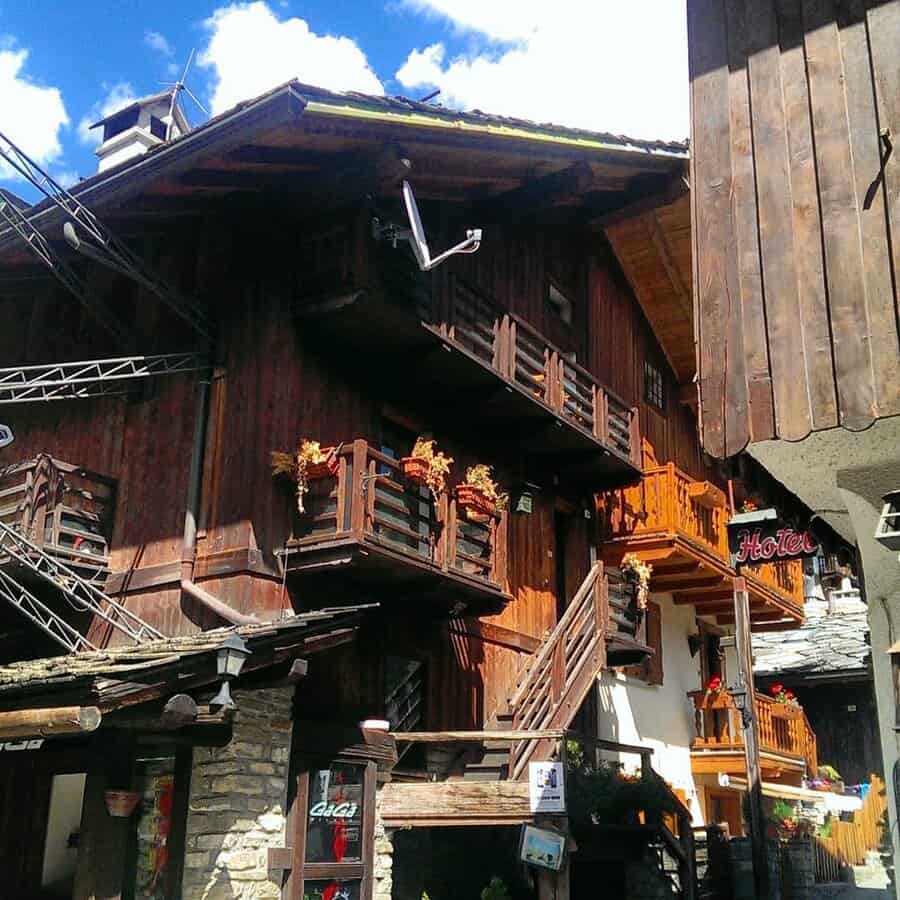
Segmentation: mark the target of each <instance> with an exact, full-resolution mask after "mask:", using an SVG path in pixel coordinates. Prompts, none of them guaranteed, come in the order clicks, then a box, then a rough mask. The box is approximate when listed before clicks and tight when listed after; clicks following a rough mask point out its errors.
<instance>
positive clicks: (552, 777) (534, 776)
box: [528, 762, 566, 813]
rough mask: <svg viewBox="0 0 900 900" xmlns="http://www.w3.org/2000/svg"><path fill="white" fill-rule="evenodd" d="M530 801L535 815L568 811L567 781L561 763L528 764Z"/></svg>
mask: <svg viewBox="0 0 900 900" xmlns="http://www.w3.org/2000/svg"><path fill="white" fill-rule="evenodd" d="M528 799H529V802H530V805H531V811H532V812H533V813H564V812H565V811H566V779H565V772H564V770H563V764H562V763H561V762H533V763H529V764H528Z"/></svg>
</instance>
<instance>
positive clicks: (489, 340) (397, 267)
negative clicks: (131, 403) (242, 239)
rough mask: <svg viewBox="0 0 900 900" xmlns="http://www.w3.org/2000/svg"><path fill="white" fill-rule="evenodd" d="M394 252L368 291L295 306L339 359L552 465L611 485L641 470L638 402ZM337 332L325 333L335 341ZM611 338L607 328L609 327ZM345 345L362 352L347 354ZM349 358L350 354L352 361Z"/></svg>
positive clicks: (487, 303)
mask: <svg viewBox="0 0 900 900" xmlns="http://www.w3.org/2000/svg"><path fill="white" fill-rule="evenodd" d="M393 257H394V261H393V264H392V266H391V267H390V268H388V269H387V271H386V274H385V275H384V278H383V280H382V284H381V286H380V287H379V288H377V289H375V290H357V291H350V292H345V293H341V294H340V295H339V296H333V295H329V296H327V297H326V298H324V299H323V298H321V297H317V298H313V299H308V300H304V301H301V302H300V303H299V304H298V311H299V315H300V317H301V320H302V324H303V325H305V326H312V327H313V328H314V329H316V330H317V331H319V332H323V333H324V335H325V343H324V344H323V343H322V342H319V343H320V347H322V346H324V347H326V348H327V347H328V346H330V345H331V344H332V343H334V342H335V341H339V344H340V347H341V352H342V354H343V356H342V365H354V363H355V364H356V366H357V367H358V368H360V369H361V374H364V375H365V377H366V378H367V379H368V380H369V381H371V380H372V379H373V378H379V379H381V380H382V381H389V382H390V383H391V384H392V386H393V388H394V389H395V390H396V391H401V392H402V395H403V397H404V398H405V399H406V400H407V401H409V402H411V403H418V405H419V406H420V407H422V408H423V409H425V410H427V411H428V412H430V413H432V414H433V412H434V410H435V407H436V406H439V407H440V408H441V411H442V413H445V414H446V415H447V416H448V418H450V419H451V420H456V421H457V423H458V424H461V425H463V426H464V427H465V428H466V429H471V430H475V429H476V428H477V430H478V432H479V434H481V435H483V436H484V437H485V438H487V439H494V440H497V441H503V442H504V443H506V444H507V445H511V444H514V445H515V446H516V448H517V449H521V450H523V451H525V452H526V453H528V454H530V455H532V456H534V457H537V458H539V459H540V460H542V461H543V462H544V463H546V464H547V465H548V466H550V467H553V468H554V469H555V470H556V471H557V472H558V474H559V476H560V477H561V478H563V479H564V480H569V481H573V480H580V481H583V482H585V483H587V482H593V483H595V484H596V483H601V484H604V485H610V486H614V485H619V484H625V483H627V482H629V481H633V480H634V479H635V478H636V477H637V475H638V474H639V473H640V468H641V457H640V440H639V433H638V428H639V425H638V416H637V411H636V410H635V409H633V408H631V407H629V406H628V405H627V404H626V403H624V402H623V401H622V400H621V399H620V398H619V397H617V396H616V395H615V394H613V393H612V392H611V391H609V390H608V389H607V388H605V387H604V386H603V385H601V384H600V383H599V382H598V381H597V380H596V379H595V378H594V377H593V376H592V375H591V374H590V373H589V372H588V371H587V370H586V369H584V368H583V367H582V366H580V365H578V364H577V363H575V362H572V361H571V360H569V359H568V358H567V357H566V355H565V354H564V353H563V352H562V351H561V350H560V349H559V348H558V347H556V346H554V345H553V344H552V343H550V342H549V341H548V340H547V339H546V338H545V337H543V335H541V334H540V333H539V332H538V331H536V330H535V329H534V328H532V327H531V326H530V325H528V324H527V323H526V322H525V321H524V320H522V319H520V318H519V317H518V316H515V315H513V314H511V313H509V312H507V311H505V310H503V309H502V308H501V307H500V306H499V305H498V304H497V303H496V302H495V301H494V300H493V299H492V298H491V297H489V296H487V295H486V294H484V293H482V292H480V291H477V290H476V289H475V288H473V287H472V286H471V285H468V284H467V283H466V282H465V281H464V280H463V279H461V278H459V277H456V276H454V275H452V274H451V273H449V272H448V271H447V270H446V268H441V269H440V270H437V271H436V272H435V273H433V274H432V276H431V277H430V278H426V276H423V275H422V273H420V272H418V270H414V269H411V268H410V267H409V266H407V265H405V264H402V263H399V262H398V259H399V258H400V254H399V253H397V251H393ZM332 338H333V340H332ZM609 339H610V340H615V339H616V338H615V335H610V336H609ZM348 345H349V346H350V347H352V348H354V349H356V350H358V351H363V352H361V353H357V354H355V355H354V354H353V353H348V352H347V348H348ZM351 358H352V359H351Z"/></svg>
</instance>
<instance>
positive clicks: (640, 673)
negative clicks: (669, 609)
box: [624, 601, 663, 684]
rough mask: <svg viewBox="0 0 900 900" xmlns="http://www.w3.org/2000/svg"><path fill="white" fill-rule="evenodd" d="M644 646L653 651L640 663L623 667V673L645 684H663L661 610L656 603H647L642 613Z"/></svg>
mask: <svg viewBox="0 0 900 900" xmlns="http://www.w3.org/2000/svg"><path fill="white" fill-rule="evenodd" d="M644 625H645V630H646V637H645V638H644V641H645V643H646V645H647V646H648V647H649V648H650V649H651V650H652V651H653V653H652V655H650V656H648V657H647V658H646V659H645V660H644V661H643V662H642V663H639V664H638V665H635V666H625V668H624V671H625V674H626V675H627V676H629V677H630V678H638V679H640V680H641V681H644V682H646V683H647V684H662V683H663V646H662V610H661V609H660V606H659V604H658V603H654V602H653V601H648V602H647V609H646V610H645V612H644Z"/></svg>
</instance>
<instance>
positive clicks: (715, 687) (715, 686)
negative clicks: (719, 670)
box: [706, 675, 722, 694]
mask: <svg viewBox="0 0 900 900" xmlns="http://www.w3.org/2000/svg"><path fill="white" fill-rule="evenodd" d="M706 690H708V691H711V692H712V693H715V694H717V693H718V692H719V691H721V690H722V678H721V677H720V676H719V675H713V677H712V678H710V679H709V681H708V682H707V685H706Z"/></svg>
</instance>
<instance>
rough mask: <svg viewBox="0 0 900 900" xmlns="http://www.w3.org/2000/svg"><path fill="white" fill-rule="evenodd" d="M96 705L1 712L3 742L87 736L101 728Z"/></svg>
mask: <svg viewBox="0 0 900 900" xmlns="http://www.w3.org/2000/svg"><path fill="white" fill-rule="evenodd" d="M100 719H101V714H100V710H99V709H98V708H97V707H96V706H60V707H57V708H54V709H18V710H15V711H14V712H4V713H0V740H6V739H9V738H26V737H52V736H53V735H56V734H86V733H89V732H91V731H96V730H97V728H98V727H99V726H100Z"/></svg>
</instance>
